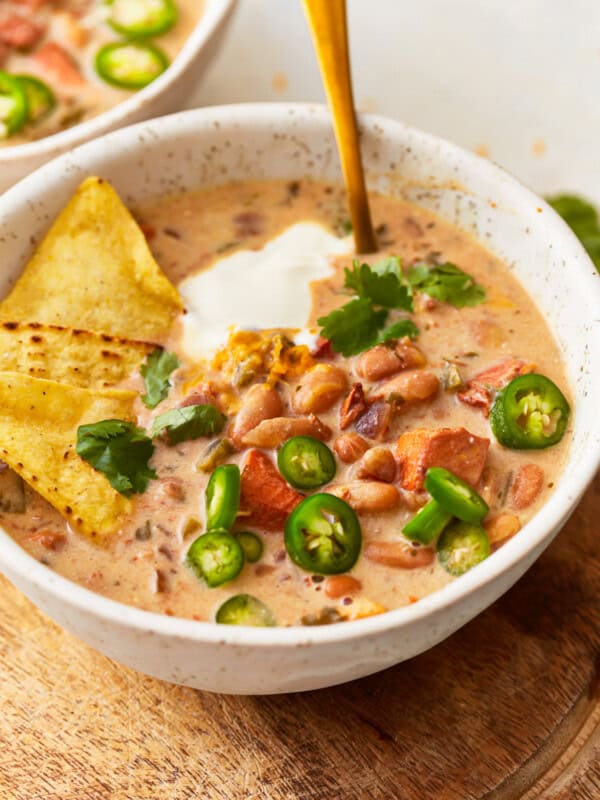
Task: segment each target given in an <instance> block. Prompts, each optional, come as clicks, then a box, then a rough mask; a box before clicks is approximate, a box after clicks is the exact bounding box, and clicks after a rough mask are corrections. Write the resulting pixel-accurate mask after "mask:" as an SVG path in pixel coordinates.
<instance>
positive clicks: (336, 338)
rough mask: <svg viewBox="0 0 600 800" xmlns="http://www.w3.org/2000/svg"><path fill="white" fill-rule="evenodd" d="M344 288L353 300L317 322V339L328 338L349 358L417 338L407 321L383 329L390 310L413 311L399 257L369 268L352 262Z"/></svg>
mask: <svg viewBox="0 0 600 800" xmlns="http://www.w3.org/2000/svg"><path fill="white" fill-rule="evenodd" d="M344 286H345V288H347V289H350V290H351V291H352V293H353V294H354V295H355V297H354V299H352V300H350V301H349V302H348V303H346V305H344V306H342V307H341V308H337V309H335V310H334V311H332V312H331V313H330V314H328V315H327V316H326V317H320V318H319V319H318V320H317V322H318V324H319V325H320V326H321V336H323V337H324V338H326V339H329V341H330V342H331V346H332V348H333V350H335V351H336V352H337V353H341V354H342V355H344V356H353V355H357V354H358V353H362V352H363V351H364V350H368V349H369V348H370V347H373V346H374V345H376V344H379V343H380V342H384V341H387V339H392V338H402V337H403V336H410V337H412V338H414V337H416V336H417V335H418V333H419V330H418V328H417V326H416V325H415V324H414V322H412V321H411V320H409V319H403V320H399V321H398V322H395V323H394V324H393V325H391V326H390V327H389V328H385V324H386V321H387V318H388V311H389V310H390V309H401V310H403V311H412V309H413V303H412V288H411V286H410V285H409V284H408V283H407V282H406V280H405V278H404V276H403V274H402V267H401V264H400V259H399V258H396V257H391V258H385V259H383V260H382V261H379V262H377V263H376V264H374V265H373V266H370V265H369V264H364V263H361V262H360V261H357V260H355V261H354V262H353V264H352V269H346V270H345V281H344Z"/></svg>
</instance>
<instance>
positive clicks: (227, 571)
mask: <svg viewBox="0 0 600 800" xmlns="http://www.w3.org/2000/svg"><path fill="white" fill-rule="evenodd" d="M186 561H187V563H188V565H189V566H190V567H191V568H192V570H193V571H194V572H195V573H196V575H197V576H198V577H199V578H200V579H201V580H203V581H204V582H205V583H206V585H207V586H210V588H211V589H214V588H215V587H216V586H221V584H223V583H227V581H232V580H233V579H234V578H237V576H238V575H239V574H240V572H241V571H242V567H243V566H244V551H243V550H242V547H241V545H240V543H239V542H238V540H237V539H236V538H235V537H234V536H232V535H231V534H230V533H228V532H227V531H224V530H219V531H209V532H208V533H204V534H202V536H199V537H198V538H197V539H196V540H195V541H193V542H192V544H191V546H190V549H189V550H188V552H187V556H186Z"/></svg>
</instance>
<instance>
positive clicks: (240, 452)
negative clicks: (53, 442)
mask: <svg viewBox="0 0 600 800" xmlns="http://www.w3.org/2000/svg"><path fill="white" fill-rule="evenodd" d="M372 210H373V215H374V218H375V220H376V222H377V237H378V243H379V247H380V252H379V253H377V254H372V255H369V256H364V257H361V258H360V259H359V260H355V259H356V257H355V255H354V253H353V251H352V239H351V237H350V236H349V225H348V222H347V211H346V205H345V202H344V195H343V192H342V190H341V189H340V188H339V187H337V186H331V185H324V184H321V183H318V182H309V181H298V182H293V183H285V182H255V183H243V184H236V185H231V186H225V187H220V188H214V189H209V190H203V191H201V192H197V193H192V194H186V195H182V196H177V197H173V198H167V199H165V198H162V199H160V200H157V201H156V202H151V203H148V204H145V205H144V206H142V207H139V208H137V209H135V211H134V213H135V217H136V219H137V220H138V222H139V224H140V226H141V228H142V230H143V231H144V234H145V236H146V238H147V240H148V242H149V245H150V248H151V250H152V253H153V254H154V256H155V258H156V260H157V261H158V263H159V264H160V266H161V267H162V269H163V270H164V272H165V274H166V275H167V277H168V278H169V279H170V280H171V281H172V283H173V284H174V285H175V286H176V287H177V288H178V289H179V292H180V293H181V295H182V297H183V299H184V302H185V305H186V309H187V313H186V314H185V315H183V316H182V317H180V318H179V319H178V320H177V321H176V323H175V325H174V326H173V328H172V329H171V331H170V334H169V336H168V337H167V340H166V341H165V342H163V343H161V344H163V346H164V349H163V350H160V351H159V350H157V351H156V352H155V353H154V354H153V355H151V356H149V358H148V359H147V361H146V362H145V364H144V366H143V367H142V368H141V370H136V371H135V372H134V374H132V375H131V377H129V378H128V379H126V380H125V381H124V382H122V383H121V384H120V388H123V389H131V390H134V391H135V392H136V396H137V399H136V401H135V414H136V416H137V425H138V426H139V428H140V429H142V430H144V431H152V432H153V433H152V434H150V435H153V441H154V445H155V450H154V454H153V456H152V459H151V462H150V465H151V467H152V469H153V470H154V473H155V475H156V477H155V478H153V479H151V480H149V481H148V482H147V487H146V488H145V491H142V492H139V493H137V494H135V495H133V512H132V513H131V515H130V516H129V517H128V518H126V519H123V520H122V521H121V524H120V530H119V531H118V532H117V534H116V535H114V536H113V537H110V538H108V540H106V541H105V542H104V543H103V545H102V546H100V545H98V544H96V543H95V542H94V541H92V540H90V539H89V538H88V537H86V536H83V535H81V534H78V533H76V532H75V531H74V530H73V529H72V527H71V526H70V525H69V524H68V522H66V521H65V520H64V519H63V517H61V516H60V515H59V513H58V512H57V511H56V510H54V509H53V508H52V507H51V506H50V505H49V504H48V503H47V502H46V501H45V500H43V499H42V498H41V497H40V496H39V495H38V494H36V492H35V491H33V489H31V488H30V487H29V486H27V485H25V484H22V483H21V482H19V484H18V486H17V485H15V483H14V481H13V483H12V484H11V486H8V485H6V486H5V494H4V495H3V497H2V507H3V508H4V511H3V512H2V513H1V522H2V524H3V525H4V526H5V527H6V529H7V530H8V531H9V532H10V534H11V535H12V536H13V537H14V539H15V540H16V541H17V542H19V543H20V544H21V545H22V546H23V547H24V548H25V549H26V550H27V551H28V552H29V553H30V554H31V555H32V556H34V557H35V558H36V559H39V560H40V561H41V562H42V563H43V564H45V565H47V567H48V568H49V569H52V570H55V571H56V572H58V573H60V574H61V575H64V576H66V577H67V578H70V579H71V580H73V581H75V582H77V583H80V584H81V585H83V586H85V587H87V588H89V589H92V590H93V591H96V592H99V593H101V594H103V595H105V596H106V597H110V598H113V599H115V600H119V601H121V602H124V603H127V604H130V605H134V606H137V607H140V608H143V609H148V610H151V611H155V612H158V613H162V614H167V615H175V616H180V617H187V618H191V619H194V620H214V619H215V615H217V616H216V618H217V621H219V622H225V623H242V624H244V623H246V624H263V625H264V624H277V625H284V626H285V625H310V624H321V623H329V622H337V621H344V620H353V619H357V618H360V617H364V616H368V615H371V614H377V613H381V612H383V611H385V610H388V609H393V608H397V607H400V606H404V605H407V604H410V603H415V602H418V601H419V600H420V599H421V598H422V597H424V596H425V595H427V594H429V593H431V592H433V591H435V590H437V589H439V588H440V587H442V586H444V585H445V584H447V583H448V582H449V581H452V580H455V579H458V580H460V577H459V576H460V575H461V574H463V573H464V572H466V571H467V570H468V569H471V568H476V565H477V564H478V563H479V562H480V561H482V560H483V559H484V558H488V557H491V558H493V557H494V555H493V553H494V551H495V550H496V549H497V548H499V547H501V546H502V545H503V544H504V543H505V542H506V541H507V540H508V539H510V538H511V537H512V536H515V535H519V536H527V530H526V529H525V530H523V531H522V532H520V531H521V528H523V526H525V524H526V523H527V521H528V520H529V519H530V518H531V517H532V516H533V515H534V514H535V513H536V512H537V511H538V509H539V508H540V507H541V506H542V505H543V504H544V503H545V502H546V500H547V499H548V497H549V495H550V493H551V492H552V489H553V486H554V484H555V482H556V480H557V477H558V476H559V475H560V473H561V470H562V468H563V464H564V462H565V459H566V456H567V451H568V447H569V438H570V434H569V429H568V420H569V410H568V404H567V399H566V398H565V395H566V396H567V397H568V396H569V390H568V384H567V380H566V377H565V372H564V369H563V366H562V364H561V357H560V354H559V351H558V348H557V345H556V343H555V341H554V338H553V336H552V334H551V332H550V331H549V330H548V327H547V325H546V322H545V321H544V319H543V317H542V315H541V314H540V312H539V311H538V309H537V308H536V306H535V304H534V302H533V301H532V300H531V298H530V297H529V296H528V295H527V294H526V292H525V291H524V290H523V288H522V287H521V285H520V284H519V283H518V282H517V281H516V279H515V278H514V276H513V275H512V274H511V273H510V271H509V270H508V268H507V267H506V266H505V265H504V264H503V263H502V262H501V261H499V260H498V258H496V257H495V256H494V255H492V254H491V253H490V252H489V251H488V250H486V249H485V248H484V247H483V246H482V245H481V244H480V243H479V242H478V241H476V240H475V239H474V238H472V237H471V236H470V235H468V234H466V233H464V232H462V231H460V230H458V229H457V228H455V227H452V226H451V225H449V224H448V223H446V222H445V221H443V220H441V219H440V218H439V217H437V216H435V215H434V214H432V213H430V212H429V211H426V210H423V209H422V208H419V207H417V206H415V205H411V204H409V203H407V202H403V201H400V200H397V199H390V198H387V197H383V196H378V195H374V196H373V197H372ZM153 378H154V384H153V382H152V379H153ZM558 387H560V389H559V388H558ZM143 398H145V401H144V399H143ZM152 398H153V399H152ZM149 406H151V407H149ZM198 409H202V411H198ZM192 410H194V411H192ZM196 411H197V414H196ZM182 412H183V415H182ZM163 415H164V416H163ZM195 426H196V427H195ZM563 434H564V435H563ZM78 452H83V451H78ZM15 477H16V476H15ZM113 485H114V484H113ZM15 496H16V500H15ZM19 497H20V498H21V499H19ZM15 503H16V505H15ZM7 509H9V510H7ZM15 509H17V510H15Z"/></svg>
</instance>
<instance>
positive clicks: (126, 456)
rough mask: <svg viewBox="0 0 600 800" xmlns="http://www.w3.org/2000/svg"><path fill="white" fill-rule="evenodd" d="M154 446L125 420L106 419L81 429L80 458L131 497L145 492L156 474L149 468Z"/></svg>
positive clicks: (82, 426)
mask: <svg viewBox="0 0 600 800" xmlns="http://www.w3.org/2000/svg"><path fill="white" fill-rule="evenodd" d="M153 453H154V445H153V444H152V442H151V440H150V439H149V438H148V437H147V436H146V434H145V433H144V431H143V430H142V429H141V428H138V427H137V426H136V425H134V424H133V422H124V421H123V420H121V419H105V420H102V421H100V422H93V423H91V424H90V425H80V426H79V428H77V455H79V456H80V457H81V458H82V459H83V460H84V461H87V462H88V464H91V465H92V467H94V469H96V470H98V472H102V473H103V474H104V475H105V476H106V478H107V479H108V481H109V483H110V485H111V486H112V487H113V488H114V489H116V490H117V492H120V493H121V494H123V495H125V496H126V497H128V496H129V495H131V494H135V493H136V492H145V491H146V487H147V486H148V481H149V480H150V479H151V478H156V477H157V475H156V472H155V471H154V470H153V469H152V468H151V467H149V466H148V462H149V461H150V459H151V458H152V454H153Z"/></svg>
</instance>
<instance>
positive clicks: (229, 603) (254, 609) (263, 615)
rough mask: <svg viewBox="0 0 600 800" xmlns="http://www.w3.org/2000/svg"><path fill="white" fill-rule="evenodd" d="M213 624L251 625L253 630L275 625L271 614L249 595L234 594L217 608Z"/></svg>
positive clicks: (255, 598) (260, 602)
mask: <svg viewBox="0 0 600 800" xmlns="http://www.w3.org/2000/svg"><path fill="white" fill-rule="evenodd" d="M215 622H218V623H219V624H220V625H252V626H253V627H255V628H271V627H273V626H274V625H276V624H277V623H276V622H275V617H274V616H273V612H272V611H271V609H270V608H268V606H266V605H265V604H264V603H263V602H262V601H261V600H259V599H258V598H257V597H254V596H253V595H251V594H236V595H234V596H233V597H230V598H229V600H226V601H225V602H224V603H223V605H221V606H220V607H219V610H218V611H217V613H216V615H215Z"/></svg>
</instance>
